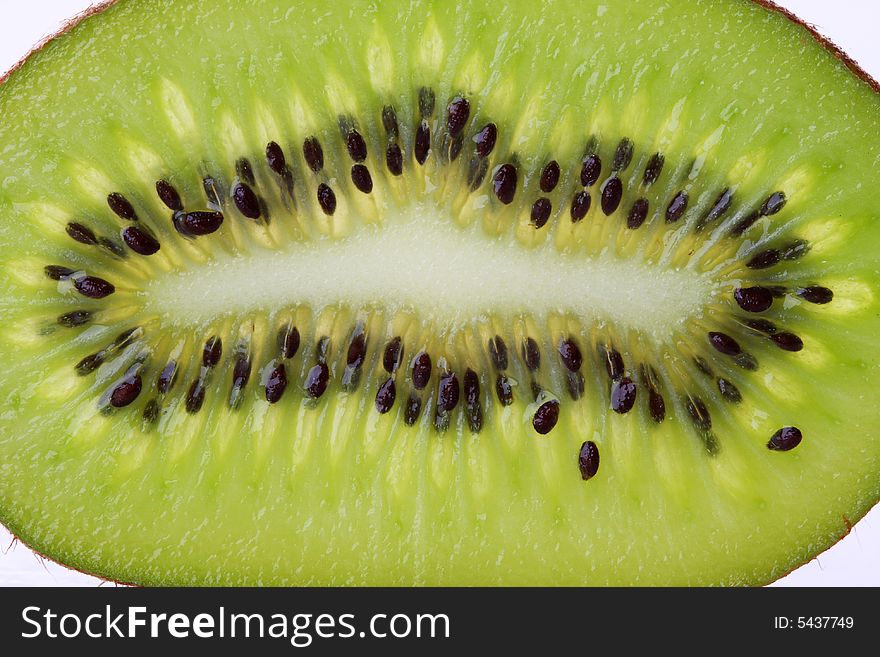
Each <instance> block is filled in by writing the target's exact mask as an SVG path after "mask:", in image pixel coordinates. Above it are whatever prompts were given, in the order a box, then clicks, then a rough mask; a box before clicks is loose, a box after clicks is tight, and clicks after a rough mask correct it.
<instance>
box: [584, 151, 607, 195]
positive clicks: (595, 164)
mask: <svg viewBox="0 0 880 657" xmlns="http://www.w3.org/2000/svg"><path fill="white" fill-rule="evenodd" d="M600 173H602V160H601V159H599V156H598V155H588V156H587V157H586V159H584V163H583V165H582V166H581V184H582V185H583V186H584V187H589V186H590V185H593V184H594V183H595V182H596V181H597V180H599V174H600Z"/></svg>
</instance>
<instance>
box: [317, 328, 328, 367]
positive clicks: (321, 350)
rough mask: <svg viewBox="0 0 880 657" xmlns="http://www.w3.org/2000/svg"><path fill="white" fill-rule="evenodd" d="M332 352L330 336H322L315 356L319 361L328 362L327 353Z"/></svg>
mask: <svg viewBox="0 0 880 657" xmlns="http://www.w3.org/2000/svg"><path fill="white" fill-rule="evenodd" d="M329 352H330V338H329V337H328V336H326V335H325V336H324V337H322V338H321V339H320V340H318V345H317V346H316V347H315V356H316V357H317V359H318V362H319V363H326V362H327V354H328V353H329Z"/></svg>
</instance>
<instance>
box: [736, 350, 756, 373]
mask: <svg viewBox="0 0 880 657" xmlns="http://www.w3.org/2000/svg"><path fill="white" fill-rule="evenodd" d="M733 362H734V363H736V364H737V365H739V366H740V367H741V368H743V369H744V370H748V371H750V372H754V371H755V370H756V369H758V361H757V360H756V359H755V357H754V356H752V355H751V354H750V353H748V352H745V351H744V352H742V353H741V354H737V355H736V356H734V357H733Z"/></svg>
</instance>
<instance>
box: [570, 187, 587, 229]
mask: <svg viewBox="0 0 880 657" xmlns="http://www.w3.org/2000/svg"><path fill="white" fill-rule="evenodd" d="M591 202H592V199H591V198H590V193H589V192H588V191H587V190H581V191H579V192H578V193H577V194H575V195H574V198H572V199H571V208H570V209H569V214H570V215H571V221H572V223H577V222H578V221H580V220H581V219H583V218H584V217H586V216H587V212H589V211H590V203H591Z"/></svg>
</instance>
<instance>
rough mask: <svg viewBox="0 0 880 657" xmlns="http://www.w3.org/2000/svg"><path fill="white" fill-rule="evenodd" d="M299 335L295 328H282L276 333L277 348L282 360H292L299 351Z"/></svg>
mask: <svg viewBox="0 0 880 657" xmlns="http://www.w3.org/2000/svg"><path fill="white" fill-rule="evenodd" d="M299 343H300V335H299V329H297V328H296V327H295V326H290V327H287V326H284V327H282V328H281V330H280V331H279V332H278V348H279V350H280V351H281V357H282V358H293V357H294V356H296V352H297V351H299Z"/></svg>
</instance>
